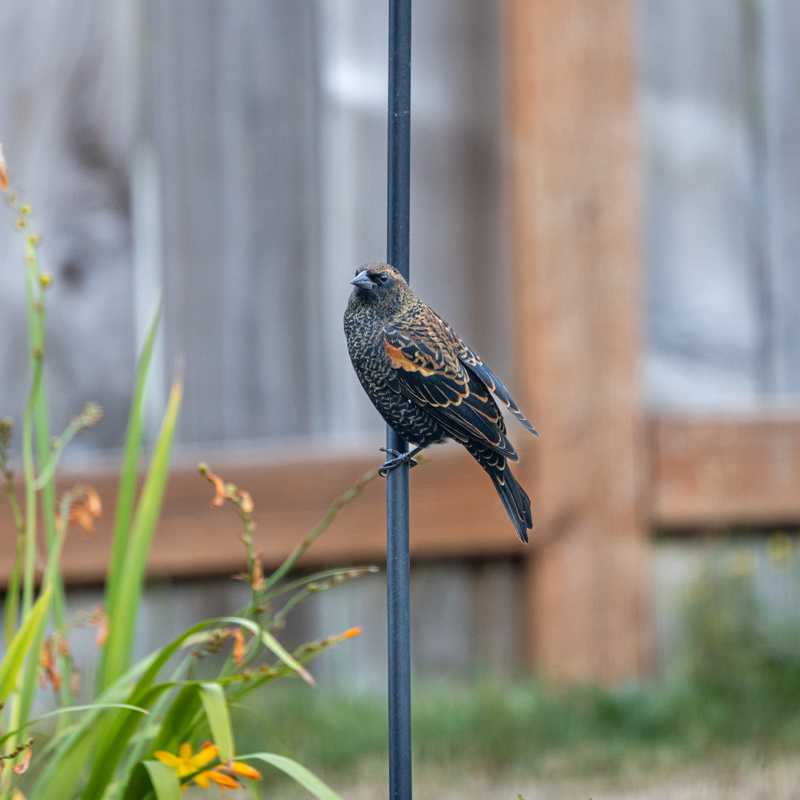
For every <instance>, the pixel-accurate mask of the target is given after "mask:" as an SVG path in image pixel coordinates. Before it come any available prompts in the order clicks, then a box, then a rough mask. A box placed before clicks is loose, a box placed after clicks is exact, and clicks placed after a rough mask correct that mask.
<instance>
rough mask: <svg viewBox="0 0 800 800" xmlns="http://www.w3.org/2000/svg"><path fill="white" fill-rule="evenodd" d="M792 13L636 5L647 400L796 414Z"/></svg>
mask: <svg viewBox="0 0 800 800" xmlns="http://www.w3.org/2000/svg"><path fill="white" fill-rule="evenodd" d="M798 33H800V5H798V4H797V3H795V2H793V0H762V1H760V2H755V1H754V0H708V2H702V3H697V2H693V1H692V0H671V2H668V3H664V2H660V1H659V0H641V2H640V64H641V97H642V120H643V124H644V134H645V135H644V145H645V154H646V162H645V182H644V185H645V191H646V213H647V217H646V226H645V229H646V232H647V248H646V262H647V274H648V279H649V297H648V304H647V314H646V317H647V330H648V334H649V351H648V359H647V390H648V402H649V404H650V405H651V406H652V407H656V408H667V409H676V408H677V409H704V410H709V411H715V410H717V411H718V410H732V409H748V410H752V409H758V408H762V407H765V406H771V405H775V404H780V405H789V406H793V407H795V408H796V407H797V406H798V404H799V403H800V397H799V396H798V388H799V387H800V377H798V376H800V345H799V344H798V336H797V331H798V330H800V277H798V276H800V270H798V253H799V252H800V249H798V248H799V247H800V222H798V220H799V219H800V214H799V213H798V211H799V210H800V205H799V204H800V189H798V187H800V93H798V91H797V85H798V80H799V79H800V57H798V52H797V37H798Z"/></svg>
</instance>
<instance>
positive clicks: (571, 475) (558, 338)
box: [506, 0, 647, 681]
mask: <svg viewBox="0 0 800 800" xmlns="http://www.w3.org/2000/svg"><path fill="white" fill-rule="evenodd" d="M506 7H507V10H508V15H507V37H508V46H509V50H508V64H507V69H506V75H507V81H508V100H509V119H508V123H509V128H510V143H511V164H510V167H511V183H512V209H513V259H514V271H515V281H514V286H515V289H516V301H517V302H516V309H515V311H516V341H517V347H518V354H519V359H520V363H519V373H520V374H522V375H524V376H525V378H526V381H527V384H526V385H525V389H526V390H527V391H526V394H527V397H526V398H525V407H526V408H527V409H528V412H529V413H530V415H531V416H532V418H533V420H534V421H535V422H536V424H537V425H538V426H539V427H540V429H541V431H542V438H541V440H540V441H539V442H537V443H536V444H535V445H534V446H533V448H532V449H533V452H534V453H535V454H536V470H535V479H533V476H530V477H528V479H527V484H528V485H529V487H530V489H531V493H532V494H533V495H534V497H535V498H536V500H535V515H536V517H537V518H538V523H537V530H536V536H539V537H541V538H543V539H544V541H545V542H546V544H544V545H543V546H542V547H541V548H539V552H537V553H536V555H535V557H534V559H533V560H532V562H531V568H530V576H529V599H528V620H529V633H528V646H529V648H530V651H529V656H530V661H531V663H532V665H533V666H534V667H535V668H536V669H538V670H539V671H540V672H541V673H542V674H544V675H546V676H549V677H552V678H556V679H568V680H571V679H581V680H583V679H599V680H605V681H613V680H618V679H622V678H627V677H632V676H635V675H638V674H640V673H641V672H642V671H643V669H644V668H645V665H646V662H647V645H646V633H647V617H646V604H647V539H646V535H645V534H646V529H645V524H644V515H643V513H642V511H643V509H642V506H641V489H642V469H641V467H642V459H641V428H640V409H641V401H640V389H639V377H638V366H639V319H638V311H639V306H640V278H639V272H640V261H641V258H640V253H639V239H638V227H639V225H638V218H639V213H640V212H639V199H638V195H637V191H636V186H637V167H638V157H639V156H638V148H637V141H636V140H637V137H636V118H637V107H636V92H635V84H636V81H635V70H634V49H635V42H634V34H633V30H632V26H633V20H634V16H633V10H634V9H633V4H632V3H630V2H624V1H622V0H621V1H620V2H616V3H597V2H594V0H569V1H568V2H555V0H541V2H536V3H531V2H528V0H516V1H515V2H510V3H509V4H508V5H507V6H506Z"/></svg>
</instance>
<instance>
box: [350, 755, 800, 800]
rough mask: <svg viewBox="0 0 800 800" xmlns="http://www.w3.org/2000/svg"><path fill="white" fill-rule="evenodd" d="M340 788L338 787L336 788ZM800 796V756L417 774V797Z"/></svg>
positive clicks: (378, 788)
mask: <svg viewBox="0 0 800 800" xmlns="http://www.w3.org/2000/svg"><path fill="white" fill-rule="evenodd" d="M337 788H338V787H337ZM339 791H340V792H341V794H342V797H343V798H345V800H384V798H386V797H387V793H386V789H385V787H384V786H383V784H382V783H378V782H377V780H375V779H370V780H368V781H365V782H363V783H359V785H357V786H353V787H350V788H345V787H341V788H339ZM518 795H522V797H523V798H525V800H800V758H798V759H796V760H789V759H787V760H783V761H780V762H775V763H770V764H765V763H763V762H762V763H759V762H758V761H757V760H753V761H750V760H749V759H747V758H743V759H740V760H738V761H736V762H730V763H715V764H714V765H713V766H710V767H705V768H703V769H700V768H697V769H692V770H687V771H686V772H681V773H678V774H671V775H663V776H658V777H655V778H652V777H651V778H648V777H646V776H639V777H636V778H629V779H625V780H624V781H615V782H611V781H608V780H606V781H591V782H590V781H567V782H558V783H544V782H539V781H536V780H530V779H528V780H525V779H520V780H509V781H507V782H506V781H503V782H502V783H497V782H490V781H488V780H487V778H486V776H481V775H463V774H462V775H459V776H447V777H443V776H442V775H438V776H437V775H431V774H428V775H426V774H420V775H417V776H415V785H414V797H415V800H495V799H496V798H497V800H517V797H518Z"/></svg>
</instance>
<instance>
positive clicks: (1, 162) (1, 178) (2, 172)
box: [0, 144, 8, 192]
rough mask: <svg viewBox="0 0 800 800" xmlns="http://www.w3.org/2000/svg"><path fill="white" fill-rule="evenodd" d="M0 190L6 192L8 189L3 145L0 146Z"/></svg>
mask: <svg viewBox="0 0 800 800" xmlns="http://www.w3.org/2000/svg"><path fill="white" fill-rule="evenodd" d="M0 189H2V190H3V191H4V192H5V191H6V189H8V172H7V171H6V159H5V157H4V156H3V145H2V144H0Z"/></svg>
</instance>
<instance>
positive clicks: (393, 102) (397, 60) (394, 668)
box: [386, 0, 411, 800]
mask: <svg viewBox="0 0 800 800" xmlns="http://www.w3.org/2000/svg"><path fill="white" fill-rule="evenodd" d="M410 167H411V0H389V103H388V165H387V168H388V196H387V260H388V262H389V263H390V264H392V265H393V266H394V267H396V268H397V269H398V270H400V272H401V273H402V274H403V276H404V277H405V278H406V280H408V250H409V210H410V202H409V197H410V188H411V169H410ZM386 443H387V447H388V448H389V449H391V450H397V451H398V452H405V451H406V450H407V449H408V445H407V443H406V442H405V441H403V439H401V438H400V437H399V436H398V435H397V434H396V433H395V432H394V431H393V430H392V429H391V428H387V431H386ZM408 472H409V468H408V465H407V464H404V465H403V466H401V467H399V468H398V469H394V470H392V471H391V472H390V473H389V475H388V477H387V483H386V535H387V543H386V578H387V584H388V590H387V595H388V597H387V604H388V615H389V621H388V630H389V643H388V650H389V798H390V800H410V798H411V592H410V586H409V581H410V571H409V555H408Z"/></svg>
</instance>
